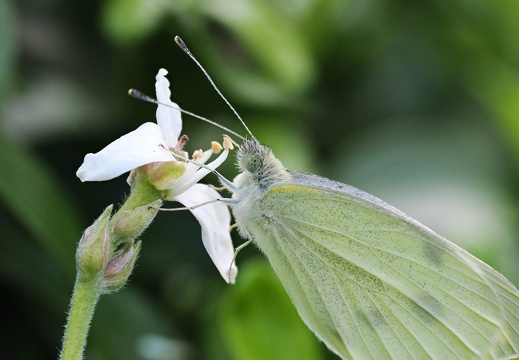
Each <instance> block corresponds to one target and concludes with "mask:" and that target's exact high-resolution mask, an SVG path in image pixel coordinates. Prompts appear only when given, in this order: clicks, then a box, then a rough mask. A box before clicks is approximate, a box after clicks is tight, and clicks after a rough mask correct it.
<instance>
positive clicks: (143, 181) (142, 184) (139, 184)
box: [110, 172, 162, 225]
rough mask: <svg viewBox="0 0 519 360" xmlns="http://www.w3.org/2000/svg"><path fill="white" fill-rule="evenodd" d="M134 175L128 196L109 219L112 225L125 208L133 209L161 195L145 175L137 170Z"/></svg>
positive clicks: (149, 202)
mask: <svg viewBox="0 0 519 360" xmlns="http://www.w3.org/2000/svg"><path fill="white" fill-rule="evenodd" d="M135 176H136V178H135V179H134V183H133V186H132V191H131V193H130V196H129V197H128V198H126V200H125V202H124V204H123V205H122V206H121V207H120V208H119V210H117V213H115V214H114V215H113V216H112V218H111V219H110V223H111V224H112V225H115V223H116V221H117V219H119V217H121V215H123V214H124V212H125V211H126V210H134V209H136V208H138V207H140V206H144V205H147V204H151V203H152V202H154V201H155V200H158V199H160V198H161V197H162V193H161V192H160V191H159V190H157V189H156V188H155V187H154V186H153V185H151V184H150V183H149V182H148V178H147V177H146V176H145V175H142V174H141V173H140V172H137V173H136V174H135Z"/></svg>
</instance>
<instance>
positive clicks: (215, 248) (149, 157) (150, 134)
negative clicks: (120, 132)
mask: <svg viewBox="0 0 519 360" xmlns="http://www.w3.org/2000/svg"><path fill="white" fill-rule="evenodd" d="M166 74H167V71H166V70H164V69H160V70H159V72H158V74H157V77H156V80H157V82H156V84H155V88H156V92H157V100H158V101H159V102H160V103H161V104H165V105H158V108H157V114H156V116H157V124H155V123H150V122H148V123H145V124H143V125H141V126H140V127H139V128H137V129H136V130H134V131H132V132H130V133H128V134H126V135H124V136H121V137H120V138H119V139H117V140H115V141H114V142H112V143H111V144H109V145H108V146H106V147H105V148H104V149H102V150H101V151H99V152H98V153H95V154H87V155H86V156H85V159H84V162H83V164H82V165H81V166H80V168H79V169H78V171H77V173H76V175H77V176H78V177H79V178H80V179H81V181H103V180H109V179H113V178H115V177H117V176H119V175H122V174H124V173H126V172H128V171H132V174H134V170H135V169H137V168H138V167H141V166H144V165H146V166H145V167H144V168H143V169H144V171H148V172H149V174H150V179H151V178H153V176H154V174H155V175H156V174H157V173H159V174H160V169H163V168H168V166H170V165H171V166H170V168H175V169H177V173H178V171H179V170H178V169H180V170H182V167H179V166H184V168H183V169H184V170H183V173H182V175H181V176H180V177H179V176H178V174H177V176H172V177H171V178H167V176H166V177H164V176H162V177H160V179H159V181H157V183H155V182H152V183H153V184H154V185H155V184H158V185H156V187H157V188H158V189H159V190H163V193H164V194H165V195H164V196H165V200H172V201H178V202H180V203H181V204H183V205H184V206H186V207H190V206H194V205H199V204H202V203H205V202H208V201H211V200H214V199H217V198H219V197H220V195H219V194H218V192H216V190H214V189H213V188H211V187H209V186H208V185H205V184H197V183H198V181H200V179H202V178H203V177H204V176H205V175H207V174H208V173H209V172H210V169H212V170H214V169H216V168H217V167H218V166H219V165H220V164H222V163H223V162H224V161H225V159H226V158H227V156H228V154H229V149H232V145H229V144H230V143H229V142H227V143H225V142H224V151H223V152H222V154H221V155H220V156H218V158H217V159H216V160H214V161H212V162H210V163H209V164H207V165H206V167H205V168H201V167H200V166H198V165H197V164H205V163H206V162H207V161H208V160H209V158H210V157H211V155H212V154H213V153H214V152H219V150H221V147H219V148H218V146H216V145H215V144H213V147H212V149H211V150H208V151H204V152H201V151H197V152H196V153H195V156H194V159H193V161H194V162H195V163H193V162H187V163H184V162H181V161H178V160H177V158H175V156H173V152H175V153H177V154H180V155H182V156H184V157H185V156H186V154H185V153H183V152H182V151H181V150H182V145H183V143H184V142H185V139H181V140H180V141H179V135H180V132H181V130H182V119H181V116H180V111H179V110H177V109H176V108H178V106H177V104H175V103H173V102H172V101H171V100H170V96H171V92H170V90H169V81H168V80H167V79H166V77H165V75H166ZM163 173H166V174H167V172H163ZM132 174H130V177H129V180H130V179H131V177H132ZM191 212H192V213H193V215H195V217H196V218H197V220H198V221H199V222H200V225H201V227H202V240H203V243H204V246H205V248H206V250H207V252H208V253H209V256H210V257H211V259H212V260H213V262H214V264H215V265H216V267H217V268H218V270H219V271H220V274H221V275H222V276H223V278H224V279H225V281H227V282H231V283H234V279H235V277H236V273H237V271H238V270H237V268H236V266H235V265H234V264H232V267H231V262H232V259H233V256H234V247H233V245H232V241H231V236H230V232H229V227H230V222H231V215H230V212H229V208H228V207H227V205H226V204H224V203H222V202H214V203H212V204H208V205H204V206H201V207H198V208H196V209H194V210H191ZM229 270H230V273H229Z"/></svg>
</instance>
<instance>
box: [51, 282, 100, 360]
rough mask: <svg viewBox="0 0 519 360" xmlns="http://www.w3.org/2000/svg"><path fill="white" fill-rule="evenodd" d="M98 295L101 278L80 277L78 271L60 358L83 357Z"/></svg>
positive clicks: (68, 359) (65, 359)
mask: <svg viewBox="0 0 519 360" xmlns="http://www.w3.org/2000/svg"><path fill="white" fill-rule="evenodd" d="M100 295H101V278H100V277H99V278H97V279H96V278H92V277H90V278H89V279H81V274H79V273H78V275H77V278H76V284H75V285H74V292H73V294H72V300H71V303H70V311H69V316H68V321H67V326H66V328H65V335H64V336H63V348H62V350H61V356H60V359H61V360H80V359H83V351H84V349H85V345H86V338H87V334H88V329H89V327H90V322H91V321H92V317H93V315H94V309H95V306H96V304H97V301H98V299H99V296H100Z"/></svg>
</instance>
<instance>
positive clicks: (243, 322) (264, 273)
mask: <svg viewBox="0 0 519 360" xmlns="http://www.w3.org/2000/svg"><path fill="white" fill-rule="evenodd" d="M220 322H221V328H222V331H223V337H224V339H225V340H226V341H227V345H228V348H229V350H230V352H231V354H232V355H233V358H234V359H240V360H256V359H257V360H264V359H270V360H278V359H283V360H289V359H294V360H295V359H297V360H305V359H308V360H316V359H321V358H322V353H321V349H320V345H319V341H318V340H317V338H316V337H315V336H314V335H313V334H312V333H311V332H310V330H309V329H308V328H307V327H306V326H305V325H304V323H303V321H302V320H301V319H300V318H299V315H298V314H297V312H296V310H295V308H294V306H293V305H292V303H291V301H290V299H289V298H288V295H287V294H286V292H285V290H284V289H283V287H282V285H281V283H280V282H279V280H278V279H277V277H276V275H275V274H274V272H273V271H272V269H271V268H270V266H268V264H267V263H266V262H265V261H255V262H248V263H246V264H245V265H243V266H241V267H240V273H239V275H238V279H237V284H236V285H234V286H233V287H232V288H231V289H230V290H229V292H228V295H227V296H226V297H225V298H224V299H223V302H222V309H221V317H220Z"/></svg>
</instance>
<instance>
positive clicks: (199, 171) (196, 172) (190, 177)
mask: <svg viewBox="0 0 519 360" xmlns="http://www.w3.org/2000/svg"><path fill="white" fill-rule="evenodd" d="M204 154H205V153H204ZM228 155H229V150H225V151H223V152H222V153H221V154H220V156H218V157H217V158H216V159H215V160H214V161H212V162H210V163H209V164H207V165H206V168H201V167H200V166H198V165H197V164H194V163H192V162H189V163H187V164H186V170H185V171H184V173H183V174H182V176H181V177H180V179H178V181H177V183H176V184H175V186H174V187H173V188H171V189H169V196H171V197H175V196H177V195H176V194H182V193H183V192H184V191H186V190H187V189H189V188H190V187H191V186H193V185H194V184H196V183H197V182H199V181H200V180H202V178H203V177H204V176H206V175H207V174H209V173H210V172H211V170H209V169H212V170H214V169H216V168H217V167H218V166H220V165H221V164H222V163H223V162H224V161H225V160H226V159H227V156H228ZM197 163H200V162H199V161H197Z"/></svg>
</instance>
